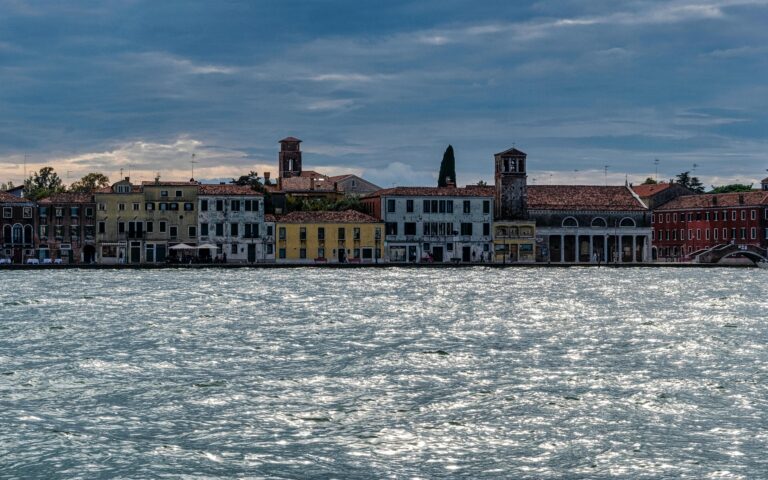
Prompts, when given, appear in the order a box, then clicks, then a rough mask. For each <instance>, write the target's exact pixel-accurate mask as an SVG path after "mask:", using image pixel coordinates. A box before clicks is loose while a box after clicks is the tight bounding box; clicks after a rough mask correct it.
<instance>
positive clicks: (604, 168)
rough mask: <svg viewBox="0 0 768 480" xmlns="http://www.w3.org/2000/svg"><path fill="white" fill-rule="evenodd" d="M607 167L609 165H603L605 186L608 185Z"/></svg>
mask: <svg viewBox="0 0 768 480" xmlns="http://www.w3.org/2000/svg"><path fill="white" fill-rule="evenodd" d="M608 167H610V165H603V174H604V175H605V186H606V187H607V186H608Z"/></svg>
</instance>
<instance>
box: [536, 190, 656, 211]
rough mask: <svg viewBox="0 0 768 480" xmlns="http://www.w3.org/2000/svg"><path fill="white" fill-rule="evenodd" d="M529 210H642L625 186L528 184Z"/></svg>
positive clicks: (641, 205)
mask: <svg viewBox="0 0 768 480" xmlns="http://www.w3.org/2000/svg"><path fill="white" fill-rule="evenodd" d="M528 208H529V209H531V210H609V211H634V210H646V208H645V206H644V205H643V204H642V203H641V202H640V201H639V200H638V199H637V198H635V196H634V195H632V192H631V191H630V190H629V187H614V186H607V187H603V186H599V185H531V186H529V187H528Z"/></svg>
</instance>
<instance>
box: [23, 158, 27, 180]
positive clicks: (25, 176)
mask: <svg viewBox="0 0 768 480" xmlns="http://www.w3.org/2000/svg"><path fill="white" fill-rule="evenodd" d="M26 179H27V154H26V153H25V154H24V180H26Z"/></svg>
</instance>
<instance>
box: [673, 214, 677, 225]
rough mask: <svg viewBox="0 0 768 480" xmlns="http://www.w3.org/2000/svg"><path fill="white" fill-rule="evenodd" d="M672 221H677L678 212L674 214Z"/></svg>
mask: <svg viewBox="0 0 768 480" xmlns="http://www.w3.org/2000/svg"><path fill="white" fill-rule="evenodd" d="M672 221H673V222H675V223H677V214H676V213H675V214H673V215H672Z"/></svg>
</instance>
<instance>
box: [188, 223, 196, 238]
mask: <svg viewBox="0 0 768 480" xmlns="http://www.w3.org/2000/svg"><path fill="white" fill-rule="evenodd" d="M196 236H197V227H194V226H192V225H190V226H189V237H190V238H195V237H196Z"/></svg>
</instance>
